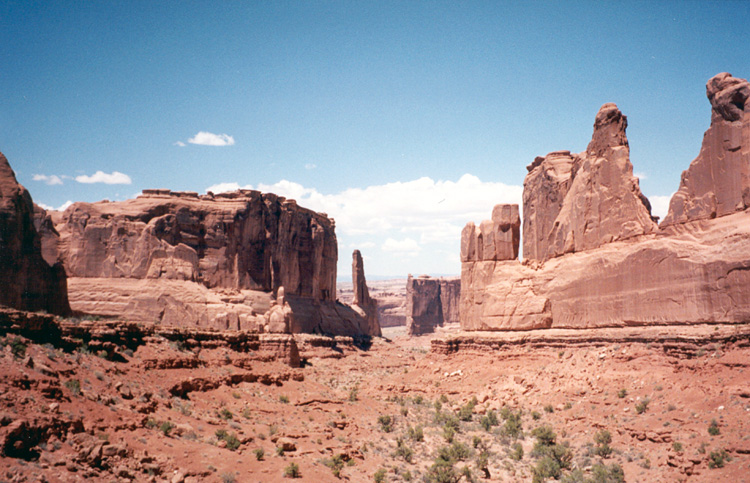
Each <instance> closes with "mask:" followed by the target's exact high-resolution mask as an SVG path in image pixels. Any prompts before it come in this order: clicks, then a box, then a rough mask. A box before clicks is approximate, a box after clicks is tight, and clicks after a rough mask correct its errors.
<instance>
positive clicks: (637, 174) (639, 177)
mask: <svg viewBox="0 0 750 483" xmlns="http://www.w3.org/2000/svg"><path fill="white" fill-rule="evenodd" d="M633 176H635V177H636V178H638V179H639V180H641V181H643V180H645V179H648V176H647V175H646V173H633Z"/></svg>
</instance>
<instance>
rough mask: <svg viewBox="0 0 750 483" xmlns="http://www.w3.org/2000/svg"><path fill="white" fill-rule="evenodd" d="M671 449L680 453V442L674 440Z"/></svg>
mask: <svg viewBox="0 0 750 483" xmlns="http://www.w3.org/2000/svg"><path fill="white" fill-rule="evenodd" d="M672 449H673V450H675V451H676V452H677V453H681V452H682V443H680V442H679V441H675V442H674V443H672Z"/></svg>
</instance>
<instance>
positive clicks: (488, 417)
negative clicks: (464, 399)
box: [479, 409, 500, 431]
mask: <svg viewBox="0 0 750 483" xmlns="http://www.w3.org/2000/svg"><path fill="white" fill-rule="evenodd" d="M499 424H500V422H499V421H498V420H497V414H496V413H495V410H494V409H490V410H489V411H487V414H485V415H484V416H482V419H480V420H479V425H480V426H482V428H483V429H484V430H485V431H490V430H492V427H493V426H497V425H499Z"/></svg>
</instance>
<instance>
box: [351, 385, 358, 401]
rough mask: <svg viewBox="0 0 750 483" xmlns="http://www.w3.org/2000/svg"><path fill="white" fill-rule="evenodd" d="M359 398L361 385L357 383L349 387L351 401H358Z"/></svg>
mask: <svg viewBox="0 0 750 483" xmlns="http://www.w3.org/2000/svg"><path fill="white" fill-rule="evenodd" d="M357 399H359V386H358V385H355V386H354V387H353V388H351V389H349V402H356V401H357Z"/></svg>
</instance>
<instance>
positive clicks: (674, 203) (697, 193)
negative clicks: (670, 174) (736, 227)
mask: <svg viewBox="0 0 750 483" xmlns="http://www.w3.org/2000/svg"><path fill="white" fill-rule="evenodd" d="M706 95H707V96H708V100H709V101H710V102H711V126H710V127H709V128H708V130H707V131H706V133H705V134H704V135H703V144H702V145H701V150H700V153H699V154H698V157H697V158H695V160H693V162H692V163H690V167H689V168H688V169H687V170H685V171H683V172H682V178H681V180H680V188H679V189H678V190H677V192H676V193H675V194H674V196H672V200H671V201H670V203H669V213H668V214H667V216H666V217H665V218H664V221H663V222H662V226H663V227H666V226H669V225H674V224H676V223H684V222H686V221H692V220H702V219H710V218H716V217H718V216H724V215H728V214H730V213H734V212H736V211H742V210H744V209H746V208H747V207H748V206H750V115H748V112H749V111H750V103H748V98H750V83H748V82H747V81H746V80H745V79H738V78H735V77H732V76H731V74H728V73H726V72H723V73H721V74H717V75H716V76H714V77H712V78H711V79H710V80H709V81H708V83H707V84H706Z"/></svg>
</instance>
